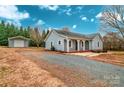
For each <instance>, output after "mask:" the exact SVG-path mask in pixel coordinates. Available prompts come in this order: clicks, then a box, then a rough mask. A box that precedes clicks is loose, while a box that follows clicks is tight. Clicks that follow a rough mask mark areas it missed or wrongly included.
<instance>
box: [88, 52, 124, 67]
mask: <svg viewBox="0 0 124 93" xmlns="http://www.w3.org/2000/svg"><path fill="white" fill-rule="evenodd" d="M88 58H90V59H93V60H98V61H101V62H105V63H109V64H114V65H118V66H123V67H124V53H122V52H118V53H117V52H112V53H108V54H101V55H98V56H93V57H88Z"/></svg>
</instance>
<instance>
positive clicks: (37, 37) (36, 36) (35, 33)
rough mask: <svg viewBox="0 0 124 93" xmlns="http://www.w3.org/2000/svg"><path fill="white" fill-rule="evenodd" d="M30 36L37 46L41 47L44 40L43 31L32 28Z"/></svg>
mask: <svg viewBox="0 0 124 93" xmlns="http://www.w3.org/2000/svg"><path fill="white" fill-rule="evenodd" d="M30 38H31V40H32V41H33V42H34V43H35V44H36V46H37V47H39V46H40V44H41V42H42V41H43V38H42V33H40V31H39V30H38V28H35V29H31V30H30Z"/></svg>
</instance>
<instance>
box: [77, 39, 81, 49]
mask: <svg viewBox="0 0 124 93" xmlns="http://www.w3.org/2000/svg"><path fill="white" fill-rule="evenodd" d="M77 50H78V51H80V40H77Z"/></svg>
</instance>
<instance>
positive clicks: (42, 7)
mask: <svg viewBox="0 0 124 93" xmlns="http://www.w3.org/2000/svg"><path fill="white" fill-rule="evenodd" d="M39 8H40V9H47V10H51V11H56V10H57V9H58V8H59V6H58V5H41V6H39Z"/></svg>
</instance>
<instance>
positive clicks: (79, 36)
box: [54, 30, 100, 39]
mask: <svg viewBox="0 0 124 93" xmlns="http://www.w3.org/2000/svg"><path fill="white" fill-rule="evenodd" d="M54 31H56V32H57V33H58V34H61V35H64V36H67V37H72V38H84V39H93V38H94V37H95V36H97V35H100V34H99V33H94V34H87V35H84V34H79V33H75V32H70V31H63V30H54Z"/></svg>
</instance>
